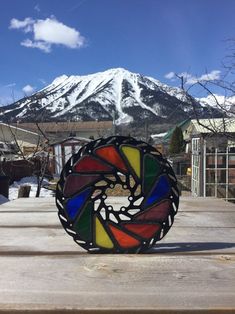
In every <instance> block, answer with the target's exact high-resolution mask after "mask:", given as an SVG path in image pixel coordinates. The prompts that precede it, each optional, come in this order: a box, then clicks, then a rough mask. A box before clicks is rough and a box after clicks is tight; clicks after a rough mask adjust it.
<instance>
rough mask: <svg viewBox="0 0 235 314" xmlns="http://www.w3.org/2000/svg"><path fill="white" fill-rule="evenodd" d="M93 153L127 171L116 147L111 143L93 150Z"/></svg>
mask: <svg viewBox="0 0 235 314" xmlns="http://www.w3.org/2000/svg"><path fill="white" fill-rule="evenodd" d="M95 153H96V154H97V155H98V156H99V157H101V158H103V159H104V160H106V161H108V162H110V163H111V164H113V165H114V166H115V167H117V168H119V169H121V170H123V171H125V172H126V171H127V169H126V166H125V164H124V162H123V160H122V159H121V157H120V155H119V153H118V152H117V150H116V148H115V147H114V146H113V145H109V146H105V147H101V148H98V149H96V150H95Z"/></svg>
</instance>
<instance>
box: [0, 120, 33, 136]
mask: <svg viewBox="0 0 235 314" xmlns="http://www.w3.org/2000/svg"><path fill="white" fill-rule="evenodd" d="M1 127H6V128H10V129H12V130H14V131H18V130H19V131H22V132H26V133H29V134H32V135H38V133H36V132H32V131H30V130H28V129H23V128H21V127H18V126H14V125H12V124H6V123H2V122H0V128H1Z"/></svg>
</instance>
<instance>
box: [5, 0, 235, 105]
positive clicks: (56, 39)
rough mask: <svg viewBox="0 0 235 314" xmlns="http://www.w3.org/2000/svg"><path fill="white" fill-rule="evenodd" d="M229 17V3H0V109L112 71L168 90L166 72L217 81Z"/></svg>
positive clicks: (232, 23)
mask: <svg viewBox="0 0 235 314" xmlns="http://www.w3.org/2000/svg"><path fill="white" fill-rule="evenodd" d="M234 12H235V1H234V0H223V1H222V0H66V1H64V0H38V1H33V0H1V1H0V47H1V49H0V73H1V75H0V104H7V103H10V102H12V100H13V99H14V98H15V99H17V98H21V97H22V96H23V95H24V93H26V94H29V93H31V92H32V91H33V90H39V89H41V88H43V87H44V86H45V85H47V84H49V83H50V82H51V81H52V80H53V79H54V78H55V77H57V76H59V75H62V74H67V75H85V74H90V73H95V72H98V71H104V70H106V69H109V68H114V67H123V68H126V69H127V70H130V71H133V72H138V73H141V74H143V75H147V76H152V77H154V78H156V79H159V80H160V81H162V82H165V83H167V84H169V85H177V82H174V81H172V80H171V79H169V78H170V77H171V74H169V73H171V72H176V73H182V72H187V73H190V76H189V78H190V79H191V81H193V79H194V77H195V76H197V77H201V76H202V75H203V74H204V73H205V71H207V72H208V73H211V76H212V77H219V76H220V75H221V73H220V72H219V71H221V62H222V60H223V58H224V57H225V56H226V54H228V51H227V48H228V43H227V42H226V40H227V39H231V38H235V18H234ZM166 74H168V77H169V78H168V79H167V78H166ZM23 90H24V92H23Z"/></svg>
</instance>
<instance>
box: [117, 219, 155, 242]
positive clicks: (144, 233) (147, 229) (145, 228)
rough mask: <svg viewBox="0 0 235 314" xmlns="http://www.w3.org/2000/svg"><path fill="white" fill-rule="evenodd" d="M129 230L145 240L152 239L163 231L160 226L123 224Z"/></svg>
mask: <svg viewBox="0 0 235 314" xmlns="http://www.w3.org/2000/svg"><path fill="white" fill-rule="evenodd" d="M123 227H125V228H126V229H127V230H129V231H131V232H133V233H135V234H137V235H139V236H141V237H142V238H144V239H149V238H151V237H152V236H153V235H154V234H155V233H156V232H157V231H159V230H161V225H159V224H138V223H135V224H128V223H127V224H123Z"/></svg>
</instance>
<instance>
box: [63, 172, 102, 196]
mask: <svg viewBox="0 0 235 314" xmlns="http://www.w3.org/2000/svg"><path fill="white" fill-rule="evenodd" d="M99 178H100V176H99V175H98V174H96V175H90V176H89V175H88V176H87V175H82V174H80V175H72V174H71V175H69V176H68V177H67V179H66V181H65V185H64V196H65V197H70V196H72V195H74V194H75V193H78V192H79V190H81V189H82V188H84V187H85V186H87V185H90V184H91V183H94V182H96V181H98V180H99Z"/></svg>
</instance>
